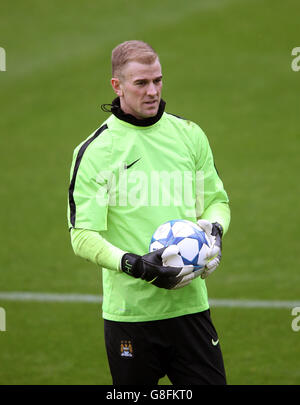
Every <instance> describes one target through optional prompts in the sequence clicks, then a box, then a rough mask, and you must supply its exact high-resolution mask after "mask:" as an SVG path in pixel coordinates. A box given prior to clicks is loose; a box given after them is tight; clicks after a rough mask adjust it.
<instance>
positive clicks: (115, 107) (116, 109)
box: [111, 97, 166, 127]
mask: <svg viewBox="0 0 300 405" xmlns="http://www.w3.org/2000/svg"><path fill="white" fill-rule="evenodd" d="M165 105H166V103H165V102H164V101H163V100H160V103H159V108H158V111H157V114H156V115H155V116H154V117H149V118H142V119H138V118H136V117H134V116H133V115H131V114H127V113H125V112H124V111H123V110H122V108H121V104H120V98H119V97H117V98H115V99H114V100H113V102H112V104H111V112H112V113H113V114H114V115H115V116H116V117H117V118H119V119H120V120H122V121H126V122H128V123H129V124H132V125H136V126H138V127H148V126H150V125H153V124H155V123H156V122H158V121H159V120H160V119H161V117H162V115H163V113H164V110H165Z"/></svg>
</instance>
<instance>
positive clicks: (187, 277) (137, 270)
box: [121, 245, 195, 290]
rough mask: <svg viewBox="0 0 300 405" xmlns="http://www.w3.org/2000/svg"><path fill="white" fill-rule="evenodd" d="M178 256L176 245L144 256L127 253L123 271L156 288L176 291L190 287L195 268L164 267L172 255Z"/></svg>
mask: <svg viewBox="0 0 300 405" xmlns="http://www.w3.org/2000/svg"><path fill="white" fill-rule="evenodd" d="M176 254H178V248H177V246H175V245H171V246H168V247H166V248H162V249H159V250H155V251H154V252H151V253H147V254H146V255H144V256H139V255H136V254H134V253H125V254H124V255H123V257H122V260H121V269H122V271H123V272H124V273H127V274H129V275H130V276H132V277H135V278H141V279H142V280H145V281H148V282H150V283H152V284H154V285H155V286H156V287H159V288H165V289H167V290H175V289H178V288H182V287H184V286H186V285H188V284H189V283H190V282H191V281H192V280H193V279H194V278H195V274H194V272H193V269H194V268H193V266H184V267H173V266H165V265H164V263H165V262H166V261H167V259H168V258H169V257H170V256H171V255H176Z"/></svg>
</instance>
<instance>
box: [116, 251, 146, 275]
mask: <svg viewBox="0 0 300 405" xmlns="http://www.w3.org/2000/svg"><path fill="white" fill-rule="evenodd" d="M140 260H141V256H139V255H135V254H134V253H125V255H123V257H122V260H121V269H122V271H123V272H124V273H126V274H128V275H129V276H132V277H135V278H139V277H141V273H142V272H141V270H140V266H139V262H140Z"/></svg>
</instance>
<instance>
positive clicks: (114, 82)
mask: <svg viewBox="0 0 300 405" xmlns="http://www.w3.org/2000/svg"><path fill="white" fill-rule="evenodd" d="M110 83H111V85H112V88H113V90H114V92H115V93H116V95H117V96H119V97H121V96H123V90H122V88H121V83H120V79H118V78H117V77H113V78H112V79H111V80H110Z"/></svg>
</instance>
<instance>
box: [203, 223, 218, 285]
mask: <svg viewBox="0 0 300 405" xmlns="http://www.w3.org/2000/svg"><path fill="white" fill-rule="evenodd" d="M197 224H198V225H199V227H200V228H201V229H202V230H203V231H204V232H205V234H206V236H207V238H208V239H209V241H210V242H211V248H210V250H209V252H208V255H207V260H208V263H207V264H206V266H205V270H204V272H203V273H202V274H201V278H206V277H208V276H209V275H210V274H211V273H212V272H213V271H215V270H216V268H217V267H218V266H219V264H220V261H221V258H222V236H223V228H222V225H220V224H219V223H218V222H214V223H213V224H212V223H210V222H209V221H207V220H206V219H199V221H197Z"/></svg>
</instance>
